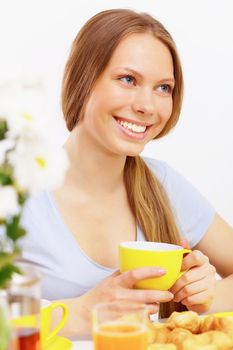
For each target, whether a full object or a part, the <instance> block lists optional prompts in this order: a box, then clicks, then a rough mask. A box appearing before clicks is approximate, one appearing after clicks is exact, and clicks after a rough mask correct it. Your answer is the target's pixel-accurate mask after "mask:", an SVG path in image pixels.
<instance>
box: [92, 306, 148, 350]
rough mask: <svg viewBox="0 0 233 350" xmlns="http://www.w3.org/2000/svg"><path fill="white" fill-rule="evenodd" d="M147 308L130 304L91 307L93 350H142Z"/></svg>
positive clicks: (145, 343) (145, 332) (145, 336)
mask: <svg viewBox="0 0 233 350" xmlns="http://www.w3.org/2000/svg"><path fill="white" fill-rule="evenodd" d="M148 310H149V309H148V306H147V305H145V304H141V303H135V302H130V301H122V300H121V301H116V302H111V303H103V304H98V305H96V306H95V307H94V308H93V312H92V324H93V340H94V349H95V350H130V349H133V350H146V348H147V322H148Z"/></svg>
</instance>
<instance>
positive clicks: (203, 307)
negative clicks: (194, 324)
mask: <svg viewBox="0 0 233 350" xmlns="http://www.w3.org/2000/svg"><path fill="white" fill-rule="evenodd" d="M211 304H212V300H211V301H210V302H209V303H205V304H195V305H191V306H189V307H188V309H189V310H191V311H195V312H197V313H198V314H203V313H204V312H207V311H208V310H209V309H210V306H211Z"/></svg>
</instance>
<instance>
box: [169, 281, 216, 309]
mask: <svg viewBox="0 0 233 350" xmlns="http://www.w3.org/2000/svg"><path fill="white" fill-rule="evenodd" d="M213 284H214V281H213V279H212V278H210V277H209V276H208V277H206V278H203V279H202V280H200V281H197V282H194V283H190V284H187V285H185V286H184V287H183V288H182V289H180V290H179V291H178V292H177V293H176V294H175V295H174V299H173V300H174V301H175V302H177V303H179V302H181V301H182V300H184V299H185V298H187V297H189V296H191V295H193V294H197V293H201V292H204V291H205V290H207V289H209V288H210V286H211V285H213Z"/></svg>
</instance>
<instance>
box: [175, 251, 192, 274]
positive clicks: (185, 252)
mask: <svg viewBox="0 0 233 350" xmlns="http://www.w3.org/2000/svg"><path fill="white" fill-rule="evenodd" d="M191 251H192V250H191V249H186V248H185V249H183V250H182V253H183V255H184V254H187V253H190V252H191ZM186 271H188V270H185V271H181V272H180V273H179V275H178V277H177V280H178V279H179V278H180V277H181V276H182V275H183V274H184V273H185V272H186Z"/></svg>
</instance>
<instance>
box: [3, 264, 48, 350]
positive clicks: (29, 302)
mask: <svg viewBox="0 0 233 350" xmlns="http://www.w3.org/2000/svg"><path fill="white" fill-rule="evenodd" d="M18 267H19V269H20V270H21V273H22V274H15V275H14V276H13V278H12V281H11V283H10V286H9V288H8V302H9V306H10V314H11V319H12V322H13V325H14V333H15V335H16V338H17V343H18V350H41V349H42V347H41V341H40V298H41V282H40V281H41V276H40V274H39V272H38V271H37V269H36V268H34V267H33V266H30V265H28V264H23V263H20V264H18Z"/></svg>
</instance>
